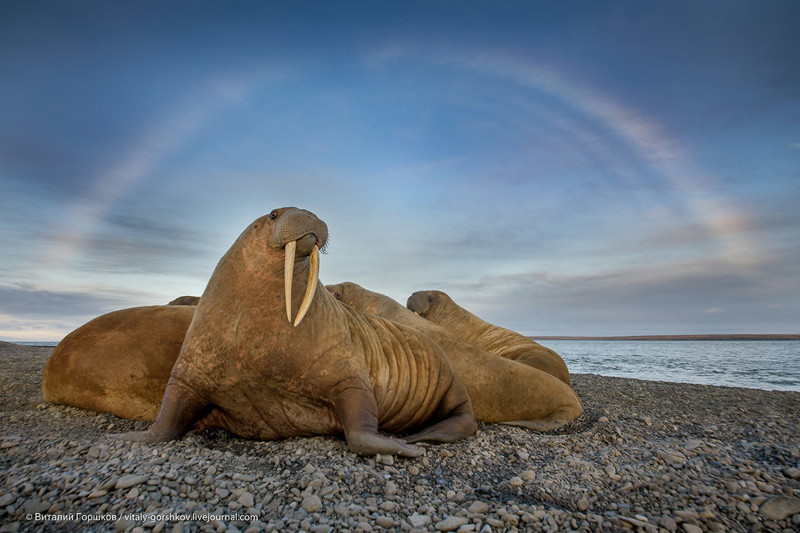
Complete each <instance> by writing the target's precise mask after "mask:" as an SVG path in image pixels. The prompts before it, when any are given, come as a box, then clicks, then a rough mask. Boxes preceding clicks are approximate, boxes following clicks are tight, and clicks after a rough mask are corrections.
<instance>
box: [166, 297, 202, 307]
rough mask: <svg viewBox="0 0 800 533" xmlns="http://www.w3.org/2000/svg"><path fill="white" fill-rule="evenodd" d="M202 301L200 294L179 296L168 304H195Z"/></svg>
mask: <svg viewBox="0 0 800 533" xmlns="http://www.w3.org/2000/svg"><path fill="white" fill-rule="evenodd" d="M198 303H200V297H199V296H178V297H177V298H175V299H174V300H172V301H171V302H170V303H168V304H167V305H194V306H196V305H197V304H198Z"/></svg>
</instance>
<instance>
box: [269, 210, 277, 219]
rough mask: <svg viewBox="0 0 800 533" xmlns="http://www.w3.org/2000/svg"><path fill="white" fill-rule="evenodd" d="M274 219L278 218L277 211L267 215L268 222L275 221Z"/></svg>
mask: <svg viewBox="0 0 800 533" xmlns="http://www.w3.org/2000/svg"><path fill="white" fill-rule="evenodd" d="M276 218H278V210H277V209H275V210H274V211H273V212H272V213H270V214H269V219H270V220H275V219H276Z"/></svg>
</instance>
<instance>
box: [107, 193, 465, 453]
mask: <svg viewBox="0 0 800 533" xmlns="http://www.w3.org/2000/svg"><path fill="white" fill-rule="evenodd" d="M327 236H328V229H327V226H326V225H325V223H324V222H322V221H321V220H319V219H318V218H317V217H316V216H315V215H314V214H312V213H310V212H308V211H305V210H301V209H297V208H292V207H288V208H282V209H276V210H274V211H272V212H271V213H270V214H268V215H266V216H264V217H261V218H259V219H258V220H256V221H255V222H253V223H252V224H250V226H248V227H247V229H245V230H244V232H243V233H242V234H241V235H240V236H239V238H238V239H237V240H236V242H235V243H234V244H233V246H232V247H231V248H230V250H228V252H227V253H226V254H225V255H224V256H223V257H222V259H221V260H220V262H219V264H218V265H217V267H216V269H215V270H214V273H213V275H212V276H211V279H210V280H209V282H208V286H207V287H206V290H205V292H204V293H203V295H202V296H201V299H200V303H199V305H198V307H197V310H196V311H195V313H194V319H193V320H192V323H191V326H190V327H189V331H188V332H187V334H186V338H185V340H184V343H183V346H182V348H181V352H180V355H179V356H178V360H177V361H176V362H175V366H174V367H173V369H172V373H171V375H170V378H169V382H168V384H167V388H166V391H165V392H164V398H163V400H162V403H161V409H160V411H159V413H158V416H157V418H156V421H155V422H154V423H153V424H152V425H151V426H150V428H149V429H148V430H147V431H143V432H130V433H124V434H121V435H118V437H119V438H123V439H127V440H135V441H142V442H158V441H166V440H172V439H176V438H180V437H181V436H182V435H183V434H184V433H185V432H186V431H187V430H188V429H190V428H191V427H192V426H193V425H195V426H196V427H198V428H201V429H202V428H207V427H221V428H224V429H226V430H227V431H229V432H231V433H234V434H236V435H239V436H242V437H247V438H254V439H262V440H271V439H279V438H286V437H295V436H310V435H320V434H341V433H344V436H345V439H346V440H347V444H348V446H349V448H350V449H351V450H352V451H354V452H356V453H361V454H375V453H387V454H395V453H396V454H400V455H406V456H412V457H414V456H419V455H421V454H423V453H424V450H423V449H422V448H420V447H418V446H414V445H413V444H408V443H406V442H403V441H400V440H397V439H393V438H389V437H386V436H383V435H379V434H378V429H382V430H385V431H389V432H406V431H411V430H418V432H417V433H416V434H415V435H413V436H411V437H410V438H408V440H407V442H409V443H412V442H419V441H422V440H428V441H439V442H451V441H455V440H458V439H461V438H464V437H467V436H469V435H471V434H472V433H473V432H474V431H475V429H476V427H477V425H476V422H475V417H474V415H473V411H472V405H471V403H470V400H469V395H468V394H467V391H466V389H465V388H464V384H463V383H462V382H461V380H460V379H459V378H458V376H457V375H456V373H455V372H454V371H453V368H452V366H450V363H449V361H448V360H447V358H446V357H445V355H444V353H442V351H441V349H440V348H439V347H438V346H437V345H436V344H435V343H434V342H433V341H432V340H430V339H429V338H427V337H426V336H424V335H421V334H419V333H418V332H416V331H414V330H413V329H411V328H407V327H405V326H402V325H399V324H396V323H394V322H391V321H388V320H384V319H382V318H379V317H375V316H372V315H369V314H367V313H362V312H360V311H356V310H354V309H353V308H351V307H349V306H347V305H344V304H342V303H340V302H339V301H337V300H336V299H335V298H334V297H333V296H332V295H331V294H330V293H329V292H328V291H326V290H325V289H324V288H323V289H322V290H317V286H318V285H320V282H319V280H318V276H319V250H320V248H322V247H323V246H324V245H325V243H326V241H327ZM303 284H305V285H306V288H305V291H304V293H303V294H301V293H300V292H295V291H293V290H292V288H293V287H298V286H302V285H303ZM297 308H299V310H298V312H297V315H296V317H294V319H292V310H293V309H297ZM304 317H305V319H304Z"/></svg>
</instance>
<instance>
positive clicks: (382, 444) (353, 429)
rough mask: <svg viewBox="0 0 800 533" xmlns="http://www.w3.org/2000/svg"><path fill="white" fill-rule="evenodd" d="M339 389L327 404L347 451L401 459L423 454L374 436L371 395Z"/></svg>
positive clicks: (355, 388) (375, 423) (360, 390)
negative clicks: (341, 434)
mask: <svg viewBox="0 0 800 533" xmlns="http://www.w3.org/2000/svg"><path fill="white" fill-rule="evenodd" d="M340 388H341V389H342V390H341V391H340V392H338V393H336V394H334V395H333V399H332V401H331V403H332V405H333V409H334V411H336V414H337V415H338V417H339V421H340V422H341V424H342V429H343V430H344V436H345V439H346V440H347V446H348V448H350V450H351V451H353V452H355V453H357V454H361V455H375V454H376V453H380V454H385V455H393V454H397V455H403V456H405V457H419V456H420V455H423V454H424V453H425V450H424V449H423V448H420V447H419V446H414V445H412V444H406V443H405V442H402V441H400V440H397V439H392V438H389V437H384V436H383V435H379V434H378V417H377V414H376V413H377V412H378V406H377V405H376V403H375V396H374V394H373V393H372V392H371V391H367V390H364V388H363V385H362V386H359V385H354V386H350V387H346V386H343V385H341V384H340Z"/></svg>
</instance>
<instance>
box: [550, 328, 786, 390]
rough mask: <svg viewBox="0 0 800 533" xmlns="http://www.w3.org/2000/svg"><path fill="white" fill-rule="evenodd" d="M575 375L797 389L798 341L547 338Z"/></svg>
mask: <svg viewBox="0 0 800 533" xmlns="http://www.w3.org/2000/svg"><path fill="white" fill-rule="evenodd" d="M541 344H543V345H545V346H547V347H548V348H552V349H553V350H555V351H557V352H558V353H559V354H560V355H561V357H562V358H563V359H564V361H565V362H566V363H567V366H568V367H569V370H570V372H574V373H576V374H601V375H604V376H617V377H625V378H638V379H649V380H658V381H676V382H683V383H702V384H706V385H727V386H732V387H748V388H751V389H766V390H787V391H800V341H584V340H563V341H562V340H547V341H541Z"/></svg>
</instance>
